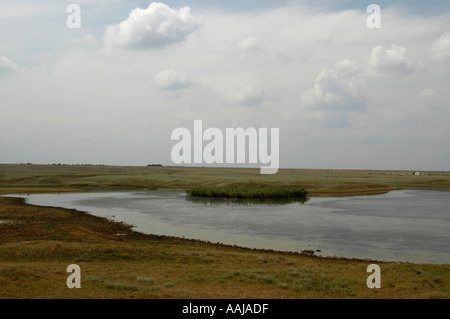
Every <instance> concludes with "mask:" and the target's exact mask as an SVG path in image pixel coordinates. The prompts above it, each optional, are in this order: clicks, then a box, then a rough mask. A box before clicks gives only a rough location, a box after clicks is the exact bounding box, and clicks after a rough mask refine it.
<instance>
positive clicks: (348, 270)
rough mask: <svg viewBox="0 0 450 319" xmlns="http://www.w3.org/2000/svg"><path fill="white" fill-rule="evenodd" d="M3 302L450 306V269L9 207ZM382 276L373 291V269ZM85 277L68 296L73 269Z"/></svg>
mask: <svg viewBox="0 0 450 319" xmlns="http://www.w3.org/2000/svg"><path fill="white" fill-rule="evenodd" d="M0 219H1V220H4V221H6V222H5V223H3V224H2V225H1V226H0V229H1V232H0V260H1V261H0V285H1V286H2V290H1V291H0V298H165V299H171V298H231V299H232V298H282V299H288V298H449V297H450V265H437V264H414V263H405V262H384V261H373V260H360V259H348V258H333V257H315V256H307V255H302V254H300V253H291V252H277V251H271V250H260V249H249V248H242V247H236V246H229V245H220V244H213V243H208V242H203V241H198V240H189V239H183V238H176V237H167V236H155V235H145V234H141V233H138V232H135V231H133V230H132V229H131V227H130V226H129V225H125V224H123V223H116V222H112V221H110V220H107V219H105V218H101V217H96V216H93V215H89V214H87V213H84V212H80V211H76V210H71V209H61V208H55V207H43V206H33V205H28V204H25V203H24V202H23V200H22V199H20V198H8V197H1V198H0ZM374 262H375V263H377V264H379V265H380V267H381V269H382V278H383V279H382V283H383V284H382V289H376V290H373V289H368V288H367V286H366V279H367V276H368V274H367V272H366V268H367V266H368V265H369V264H371V263H374ZM72 263H76V264H78V265H79V266H80V267H81V269H82V289H76V290H75V289H68V288H67V287H66V286H65V280H66V278H67V276H68V274H67V273H66V272H65V269H66V267H67V265H69V264H72Z"/></svg>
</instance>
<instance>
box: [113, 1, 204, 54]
mask: <svg viewBox="0 0 450 319" xmlns="http://www.w3.org/2000/svg"><path fill="white" fill-rule="evenodd" d="M201 25H202V19H201V18H199V17H196V16H194V15H192V14H191V9H190V8H189V7H183V8H181V9H179V10H175V9H172V8H170V7H169V6H167V5H166V4H163V3H159V2H153V3H151V4H150V5H149V6H148V8H147V9H141V8H136V9H134V10H132V11H131V13H130V15H129V16H128V18H127V19H126V20H124V21H122V22H121V23H119V24H116V25H109V26H108V27H107V28H106V31H105V43H106V46H107V47H108V48H114V47H119V48H125V49H134V50H148V49H157V48H162V47H165V46H168V45H170V44H174V43H178V42H183V41H185V40H186V39H187V37H188V36H189V35H190V34H192V33H193V32H195V31H196V30H198V29H199V28H200V27H201Z"/></svg>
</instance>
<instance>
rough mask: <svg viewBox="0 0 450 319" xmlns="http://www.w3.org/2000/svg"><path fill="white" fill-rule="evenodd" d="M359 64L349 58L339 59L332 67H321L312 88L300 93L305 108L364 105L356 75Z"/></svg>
mask: <svg viewBox="0 0 450 319" xmlns="http://www.w3.org/2000/svg"><path fill="white" fill-rule="evenodd" d="M358 71H359V66H358V64H357V63H356V62H354V61H351V60H340V61H337V62H336V63H335V67H334V68H333V69H323V70H322V72H320V74H319V76H317V78H316V80H315V84H314V88H312V89H310V90H307V91H305V92H304V93H303V94H302V102H303V105H304V106H305V107H307V108H318V109H328V110H336V111H337V110H341V111H347V110H357V109H360V108H362V107H363V106H364V97H363V94H362V93H361V89H360V84H359V82H360V79H359V77H358Z"/></svg>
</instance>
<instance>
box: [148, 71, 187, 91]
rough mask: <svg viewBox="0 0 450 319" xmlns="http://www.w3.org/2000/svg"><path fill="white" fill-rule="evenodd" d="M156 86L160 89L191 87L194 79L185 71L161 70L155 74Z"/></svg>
mask: <svg viewBox="0 0 450 319" xmlns="http://www.w3.org/2000/svg"><path fill="white" fill-rule="evenodd" d="M155 83H156V86H157V87H158V88H159V89H161V90H169V91H171V90H179V89H185V88H188V87H191V86H192V85H194V81H193V80H192V79H191V78H190V77H189V75H188V74H187V73H186V72H185V71H179V70H174V69H168V70H163V71H161V72H158V73H157V74H156V75H155Z"/></svg>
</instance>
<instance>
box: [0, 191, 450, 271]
mask: <svg viewBox="0 0 450 319" xmlns="http://www.w3.org/2000/svg"><path fill="white" fill-rule="evenodd" d="M7 196H11V195H7ZM16 196H19V195H16ZM20 197H25V198H27V201H28V203H30V204H33V205H42V206H57V207H65V208H74V209H78V210H82V211H86V212H89V213H90V214H93V215H96V216H101V217H107V218H109V219H112V220H115V221H123V222H125V223H127V224H131V225H134V226H135V227H134V229H135V230H137V231H140V232H143V233H151V234H157V235H169V236H177V237H185V238H192V239H200V240H205V241H210V242H217V243H224V244H231V245H238V246H243V247H250V248H263V249H274V250H281V251H295V252H299V251H302V250H305V249H309V250H320V252H316V254H317V255H322V256H339V257H350V258H364V259H373V260H385V261H409V262H426V263H446V264H450V209H449V208H450V192H443V191H423V190H420V191H418V190H398V191H392V192H389V193H387V194H383V195H373V196H356V197H339V198H311V199H310V200H308V201H307V202H306V203H304V204H302V203H291V204H286V205H270V204H264V203H263V204H248V203H247V204H239V203H236V202H233V201H230V200H221V199H206V198H191V197H190V196H188V195H186V194H185V193H184V192H168V191H167V192H127V193H124V192H106V193H62V194H33V195H26V196H25V195H20Z"/></svg>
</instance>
